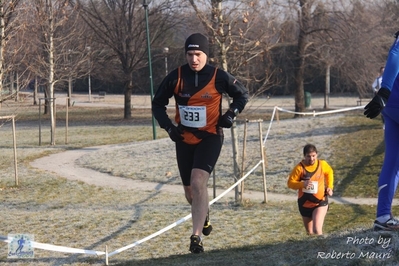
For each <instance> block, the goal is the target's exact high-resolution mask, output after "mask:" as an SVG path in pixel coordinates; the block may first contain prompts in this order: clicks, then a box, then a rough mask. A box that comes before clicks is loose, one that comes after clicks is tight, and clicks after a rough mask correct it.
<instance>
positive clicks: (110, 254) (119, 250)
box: [108, 161, 262, 257]
mask: <svg viewBox="0 0 399 266" xmlns="http://www.w3.org/2000/svg"><path fill="white" fill-rule="evenodd" d="M261 163H262V161H260V162H259V163H258V164H257V165H256V166H254V167H253V168H252V169H251V170H250V171H249V172H248V173H247V174H246V175H245V176H243V177H242V178H241V179H240V180H238V181H237V182H236V183H234V185H232V186H231V187H229V188H228V189H226V190H225V191H224V192H223V193H221V194H220V195H219V196H217V197H216V198H214V199H213V200H212V201H210V202H209V205H212V204H213V203H215V202H216V201H218V200H219V199H220V198H222V197H223V196H224V195H226V194H227V193H229V192H230V191H231V190H232V189H233V188H235V187H236V186H237V185H238V184H240V183H241V182H242V180H244V179H245V178H247V177H248V175H249V174H250V173H252V172H253V171H254V170H255V169H256V168H257V167H258V166H259V165H260V164H261ZM189 219H191V214H189V215H187V216H186V217H184V218H182V219H180V220H178V221H176V222H174V223H173V224H171V225H168V226H167V227H165V228H163V229H161V230H159V231H158V232H155V233H153V234H152V235H149V236H147V237H145V238H143V239H141V240H138V241H136V242H134V243H133V244H130V245H127V246H125V247H122V248H120V249H117V250H115V251H113V252H111V253H109V254H108V257H111V256H113V255H116V254H118V253H121V252H122V251H125V250H127V249H130V248H132V247H135V246H137V245H139V244H141V243H143V242H145V241H147V240H150V239H151V238H154V237H156V236H158V235H160V234H162V233H163V232H166V231H168V230H169V229H172V228H173V227H175V226H177V225H179V224H181V223H183V222H185V221H187V220H189Z"/></svg>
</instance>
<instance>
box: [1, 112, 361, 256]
mask: <svg viewBox="0 0 399 266" xmlns="http://www.w3.org/2000/svg"><path fill="white" fill-rule="evenodd" d="M361 108H364V106H357V107H352V108H344V109H338V110H331V111H324V112H318V113H316V112H305V113H298V112H293V111H289V110H286V109H283V108H280V107H277V106H276V107H274V110H273V114H272V117H271V120H270V125H269V128H268V130H267V133H266V136H265V139H264V142H266V140H267V137H268V135H269V132H270V129H271V126H272V122H273V120H274V116H275V113H276V110H279V111H282V112H288V113H293V114H301V115H313V116H316V115H322V114H332V113H338V112H345V111H352V110H356V109H361ZM262 162H263V161H262V160H260V161H259V162H258V163H257V164H256V165H255V166H254V167H253V168H252V169H251V170H250V171H249V172H248V173H247V174H246V175H244V176H243V177H242V178H240V179H239V180H238V181H237V182H236V183H234V184H233V185H232V186H231V187H229V188H228V189H226V190H225V191H224V192H223V193H221V194H220V195H219V196H217V197H216V198H214V199H213V200H212V201H210V202H209V205H212V204H213V203H215V202H216V201H218V200H219V199H221V198H222V197H224V196H225V195H226V194H227V193H229V192H230V191H231V190H233V189H234V188H235V187H236V186H237V185H238V184H240V183H241V182H242V181H243V180H244V179H246V178H247V177H248V176H249V175H250V174H251V173H252V172H253V171H254V170H255V169H256V168H257V167H258V166H259V165H260V164H261V163H262ZM189 219H191V214H189V215H187V216H185V217H184V218H181V219H180V220H178V221H176V222H174V223H172V224H170V225H169V226H167V227H165V228H163V229H161V230H159V231H157V232H155V233H153V234H151V235H149V236H147V237H145V238H143V239H141V240H138V241H136V242H134V243H132V244H130V245H127V246H125V247H122V248H119V249H117V250H115V251H113V252H111V253H109V254H107V253H106V252H102V251H95V250H85V249H78V248H68V247H63V246H55V245H50V244H43V243H38V242H34V241H32V246H33V247H34V248H39V249H44V250H50V251H58V252H67V253H80V254H88V255H106V256H107V259H108V257H111V256H113V255H116V254H119V253H121V252H123V251H125V250H128V249H130V248H133V247H135V246H138V245H140V244H141V243H143V242H145V241H147V240H150V239H152V238H154V237H156V236H158V235H160V234H162V233H164V232H166V231H168V230H169V229H172V228H173V227H175V226H177V225H179V224H182V223H183V222H185V221H187V220H189ZM0 241H3V242H6V243H9V242H10V241H11V239H9V238H8V237H4V236H0Z"/></svg>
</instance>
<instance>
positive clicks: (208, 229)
mask: <svg viewBox="0 0 399 266" xmlns="http://www.w3.org/2000/svg"><path fill="white" fill-rule="evenodd" d="M211 232H212V225H211V222H210V221H209V210H208V214H207V215H206V218H205V223H204V227H203V228H202V233H203V234H204V236H209V234H210V233H211Z"/></svg>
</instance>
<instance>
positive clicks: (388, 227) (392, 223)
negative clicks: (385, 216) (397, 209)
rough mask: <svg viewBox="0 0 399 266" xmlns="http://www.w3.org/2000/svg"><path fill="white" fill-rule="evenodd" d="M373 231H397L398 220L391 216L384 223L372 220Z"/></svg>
mask: <svg viewBox="0 0 399 266" xmlns="http://www.w3.org/2000/svg"><path fill="white" fill-rule="evenodd" d="M373 230H374V231H397V230H399V220H396V219H395V218H391V219H389V220H388V221H386V222H385V223H380V222H379V221H377V220H375V221H374V226H373Z"/></svg>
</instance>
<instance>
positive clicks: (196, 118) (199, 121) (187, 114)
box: [179, 105, 206, 128]
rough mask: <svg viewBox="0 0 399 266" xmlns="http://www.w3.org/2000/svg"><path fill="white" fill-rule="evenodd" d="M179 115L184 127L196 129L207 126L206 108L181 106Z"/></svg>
mask: <svg viewBox="0 0 399 266" xmlns="http://www.w3.org/2000/svg"><path fill="white" fill-rule="evenodd" d="M179 113H180V122H181V124H182V125H183V126H186V127H194V128H200V127H204V126H206V106H184V105H179Z"/></svg>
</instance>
